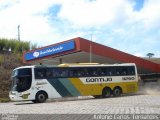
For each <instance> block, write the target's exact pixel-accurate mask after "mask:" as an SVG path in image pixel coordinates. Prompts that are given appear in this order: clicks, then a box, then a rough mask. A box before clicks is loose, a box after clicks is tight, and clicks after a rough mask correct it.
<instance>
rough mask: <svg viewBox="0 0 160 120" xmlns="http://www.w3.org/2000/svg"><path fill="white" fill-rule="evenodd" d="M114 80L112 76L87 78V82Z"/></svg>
mask: <svg viewBox="0 0 160 120" xmlns="http://www.w3.org/2000/svg"><path fill="white" fill-rule="evenodd" d="M107 81H112V78H86V82H107Z"/></svg>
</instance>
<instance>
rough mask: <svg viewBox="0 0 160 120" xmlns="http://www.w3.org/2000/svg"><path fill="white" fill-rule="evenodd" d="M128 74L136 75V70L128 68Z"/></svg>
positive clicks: (131, 67)
mask: <svg viewBox="0 0 160 120" xmlns="http://www.w3.org/2000/svg"><path fill="white" fill-rule="evenodd" d="M128 74H129V75H135V68H134V67H133V66H130V67H128Z"/></svg>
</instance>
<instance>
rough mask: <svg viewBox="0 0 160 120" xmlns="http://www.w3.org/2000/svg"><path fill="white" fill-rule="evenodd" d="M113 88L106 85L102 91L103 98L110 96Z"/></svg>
mask: <svg viewBox="0 0 160 120" xmlns="http://www.w3.org/2000/svg"><path fill="white" fill-rule="evenodd" d="M111 93H112V90H111V89H110V88H109V87H106V88H104V89H103V91H102V97H103V98H108V97H110V96H111Z"/></svg>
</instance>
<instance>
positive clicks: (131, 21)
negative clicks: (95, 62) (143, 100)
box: [0, 0, 160, 57]
mask: <svg viewBox="0 0 160 120" xmlns="http://www.w3.org/2000/svg"><path fill="white" fill-rule="evenodd" d="M56 4H59V5H60V10H59V11H57V13H56V15H55V14H51V13H49V8H52V7H53V9H55V8H54V5H56ZM134 4H135V3H134V2H133V1H132V2H131V1H129V0H92V1H91V0H15V1H14V2H13V1H11V0H0V18H1V19H0V37H6V38H17V26H18V25H20V32H21V39H22V40H28V41H33V42H34V43H37V44H38V45H40V46H45V45H49V44H54V43H57V42H60V41H63V40H68V39H72V38H75V37H85V38H87V39H90V38H91V34H92V39H93V41H96V42H98V43H101V44H105V45H107V46H110V47H113V48H115V49H119V50H122V51H124V52H128V53H131V54H135V55H144V56H145V54H146V53H147V52H149V51H152V52H155V53H156V54H159V53H160V49H159V47H158V44H160V41H159V37H160V32H159V31H160V30H159V28H160V24H159V21H160V14H159V11H160V7H159V6H160V1H159V0H144V5H143V8H141V9H140V11H135V10H134V8H133V6H134ZM50 12H51V11H50ZM144 49H145V50H144ZM157 56H159V57H160V55H157Z"/></svg>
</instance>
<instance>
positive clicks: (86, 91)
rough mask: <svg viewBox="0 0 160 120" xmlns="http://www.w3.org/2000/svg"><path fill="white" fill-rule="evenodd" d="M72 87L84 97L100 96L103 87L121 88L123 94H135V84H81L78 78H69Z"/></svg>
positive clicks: (136, 85) (136, 86)
mask: <svg viewBox="0 0 160 120" xmlns="http://www.w3.org/2000/svg"><path fill="white" fill-rule="evenodd" d="M69 80H70V81H71V83H72V84H73V85H74V87H75V88H76V89H77V90H78V91H79V92H80V94H81V95H82V96H86V95H101V94H102V90H103V88H105V87H110V88H111V89H112V90H113V89H114V87H116V86H120V87H121V88H122V91H123V93H130V92H137V91H138V83H137V82H117V83H101V84H95V83H93V84H83V83H82V82H81V80H80V79H79V78H69Z"/></svg>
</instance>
